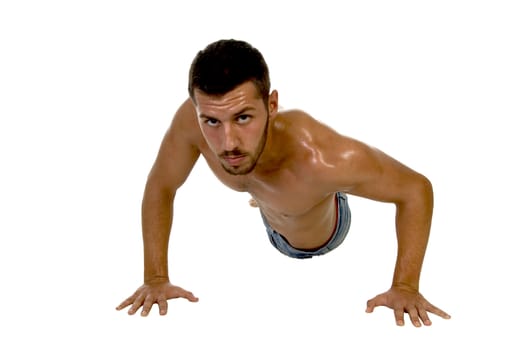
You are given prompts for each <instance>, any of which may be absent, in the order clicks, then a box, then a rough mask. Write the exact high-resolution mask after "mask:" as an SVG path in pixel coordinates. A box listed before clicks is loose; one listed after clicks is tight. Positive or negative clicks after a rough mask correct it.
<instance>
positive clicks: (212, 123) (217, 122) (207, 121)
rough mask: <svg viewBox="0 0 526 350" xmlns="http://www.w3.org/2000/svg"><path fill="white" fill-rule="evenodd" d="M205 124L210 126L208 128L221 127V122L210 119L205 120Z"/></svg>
mask: <svg viewBox="0 0 526 350" xmlns="http://www.w3.org/2000/svg"><path fill="white" fill-rule="evenodd" d="M205 124H206V125H208V126H218V125H219V120H217V119H212V118H209V119H207V120H205Z"/></svg>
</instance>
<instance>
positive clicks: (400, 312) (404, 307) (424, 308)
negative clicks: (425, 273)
mask: <svg viewBox="0 0 526 350" xmlns="http://www.w3.org/2000/svg"><path fill="white" fill-rule="evenodd" d="M376 306H387V307H388V308H391V309H393V310H394V315H395V320H396V324H397V325H398V326H403V325H404V313H405V312H407V313H408V314H409V318H410V319H411V322H412V323H413V325H414V326H415V327H420V326H421V322H420V321H422V322H423V323H424V325H426V326H430V325H431V320H430V319H429V316H428V314H427V313H428V312H431V313H433V314H435V315H438V316H440V317H442V318H445V319H449V318H451V316H449V315H448V314H447V313H445V312H444V311H442V310H440V309H439V308H437V307H435V306H434V305H432V304H430V303H429V302H428V301H427V300H426V299H425V298H424V297H423V296H422V294H420V293H419V292H418V291H416V290H412V289H410V288H406V287H395V286H393V287H391V289H389V290H388V291H387V292H385V293H382V294H379V295H377V296H376V297H374V298H372V299H371V300H369V301H368V302H367V309H366V310H365V311H366V312H373V310H374V308H375V307H376Z"/></svg>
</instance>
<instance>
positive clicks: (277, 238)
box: [261, 192, 351, 259]
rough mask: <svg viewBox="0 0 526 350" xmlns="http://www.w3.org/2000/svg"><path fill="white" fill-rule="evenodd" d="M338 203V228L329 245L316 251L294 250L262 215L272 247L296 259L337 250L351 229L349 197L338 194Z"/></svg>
mask: <svg viewBox="0 0 526 350" xmlns="http://www.w3.org/2000/svg"><path fill="white" fill-rule="evenodd" d="M336 203H337V205H338V217H337V219H336V228H335V229H334V233H333V235H332V237H331V239H330V240H329V242H327V244H325V245H324V246H323V247H321V248H319V249H317V250H314V251H305V250H300V249H296V248H294V247H293V246H291V245H290V244H289V242H287V240H286V239H285V237H283V236H282V235H281V234H279V232H276V231H274V229H273V228H272V227H270V225H269V223H268V222H267V219H266V218H265V216H264V215H263V213H261V217H262V218H263V223H264V224H265V227H266V229H267V234H268V238H269V240H270V243H272V245H273V246H274V247H275V248H276V249H277V250H279V251H280V252H281V253H283V254H285V255H287V256H289V257H291V258H296V259H308V258H312V257H313V256H317V255H323V254H326V253H328V252H330V251H331V250H333V249H335V248H336V247H338V246H339V245H340V244H341V243H342V242H343V241H344V239H345V237H346V236H347V232H349V228H350V227H351V210H350V209H349V203H347V196H346V195H345V193H341V192H337V193H336Z"/></svg>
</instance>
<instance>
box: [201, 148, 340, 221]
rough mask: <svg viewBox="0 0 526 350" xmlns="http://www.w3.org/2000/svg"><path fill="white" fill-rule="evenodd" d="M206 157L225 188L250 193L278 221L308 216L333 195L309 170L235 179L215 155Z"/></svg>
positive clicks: (205, 155)
mask: <svg viewBox="0 0 526 350" xmlns="http://www.w3.org/2000/svg"><path fill="white" fill-rule="evenodd" d="M203 156H204V158H205V159H206V161H207V163H208V166H209V167H210V169H211V170H212V172H213V173H214V174H215V176H216V177H217V178H218V179H219V180H220V181H221V182H222V183H223V184H224V185H226V186H227V187H229V188H231V189H233V190H235V191H239V192H248V193H250V194H251V195H252V197H253V198H254V199H255V200H256V201H257V203H258V206H259V207H260V209H261V210H262V211H263V212H264V213H265V214H266V215H267V216H271V217H275V219H276V220H278V219H279V218H283V219H285V218H294V217H301V216H304V215H307V214H309V212H310V211H311V210H312V209H313V208H315V207H317V206H318V205H319V204H320V203H321V202H323V201H324V200H325V199H326V198H327V196H329V195H330V194H329V193H327V192H324V191H323V189H322V187H323V186H320V184H319V182H317V178H316V175H315V172H310V171H309V169H308V168H296V169H290V167H287V168H284V169H280V170H277V171H274V172H272V173H270V174H268V175H266V176H265V177H254V176H252V175H242V176H235V175H230V174H228V173H227V172H226V171H225V170H224V169H223V168H222V166H221V164H220V162H219V161H218V160H217V158H216V156H215V155H213V154H208V153H206V152H203Z"/></svg>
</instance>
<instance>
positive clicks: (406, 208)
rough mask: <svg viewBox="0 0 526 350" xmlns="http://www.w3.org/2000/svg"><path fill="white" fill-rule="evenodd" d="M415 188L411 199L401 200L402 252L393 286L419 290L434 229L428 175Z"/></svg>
mask: <svg viewBox="0 0 526 350" xmlns="http://www.w3.org/2000/svg"><path fill="white" fill-rule="evenodd" d="M411 192H412V193H411V195H410V196H408V198H407V200H405V201H403V202H401V203H398V204H397V211H396V232H397V241H398V253H397V259H396V266H395V271H394V276H393V286H404V287H409V288H411V289H414V290H418V289H419V281H420V272H421V270H422V265H423V261H424V255H425V252H426V248H427V243H428V240H429V233H430V229H431V220H432V215H433V189H432V186H431V183H430V182H429V181H428V180H427V179H425V178H424V179H423V181H421V182H420V183H419V184H418V185H417V186H415V189H413V190H412V191H411Z"/></svg>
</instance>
